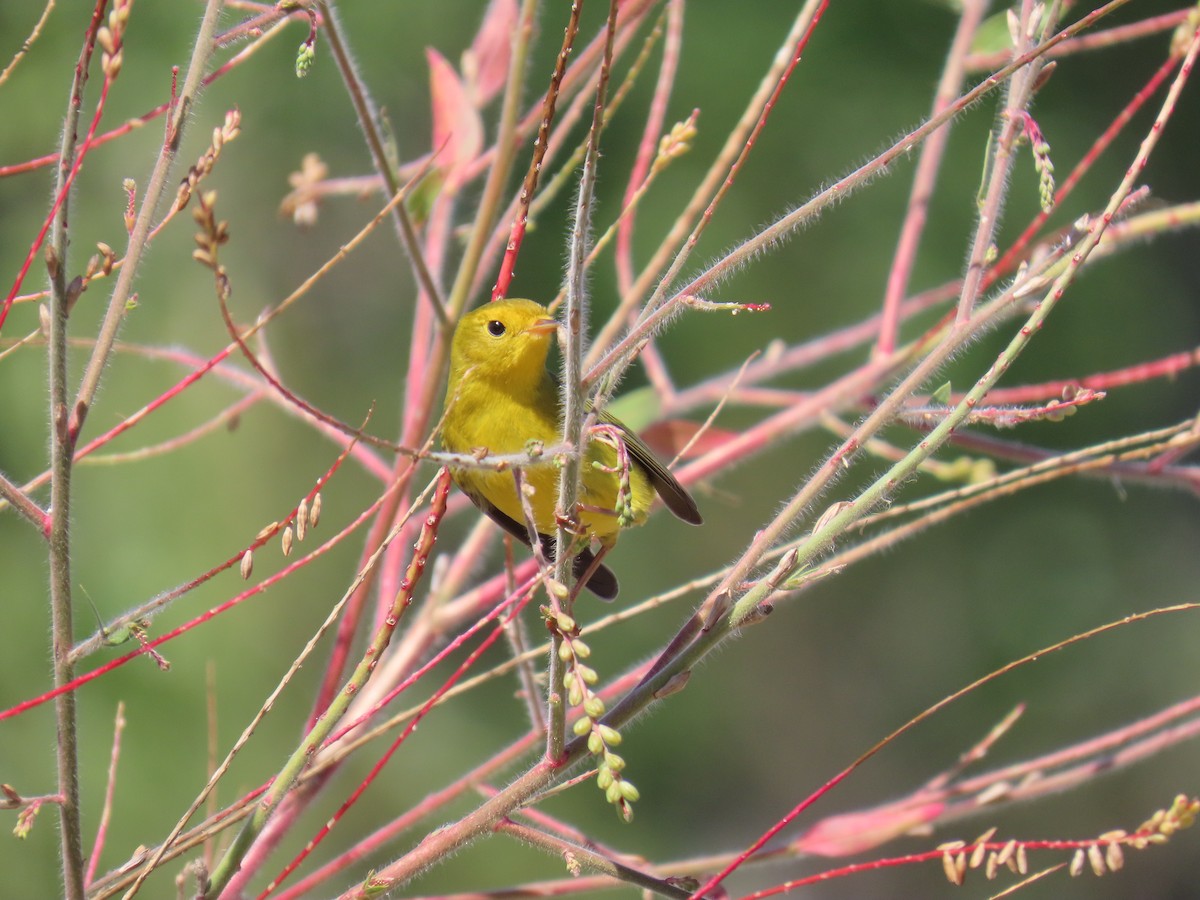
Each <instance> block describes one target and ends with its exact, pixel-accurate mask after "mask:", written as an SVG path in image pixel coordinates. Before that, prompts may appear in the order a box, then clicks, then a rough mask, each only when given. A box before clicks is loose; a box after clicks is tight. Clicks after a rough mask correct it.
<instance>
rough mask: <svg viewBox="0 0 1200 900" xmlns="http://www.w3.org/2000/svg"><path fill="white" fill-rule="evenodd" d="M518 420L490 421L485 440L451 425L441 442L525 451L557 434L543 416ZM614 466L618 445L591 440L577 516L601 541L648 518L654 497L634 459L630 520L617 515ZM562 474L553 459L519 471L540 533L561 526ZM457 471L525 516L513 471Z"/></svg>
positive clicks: (473, 487)
mask: <svg viewBox="0 0 1200 900" xmlns="http://www.w3.org/2000/svg"><path fill="white" fill-rule="evenodd" d="M516 420H517V417H515V416H514V417H511V418H510V419H508V420H507V421H506V422H505V423H504V424H505V426H506V427H502V428H496V427H495V426H496V423H495V422H492V427H491V431H490V433H489V434H488V435H487V440H486V442H485V440H484V439H483V438H484V436H483V435H476V434H465V433H463V432H462V431H455V430H451V429H448V430H447V431H446V433H445V434H443V444H444V445H445V446H446V448H447V449H448V450H453V451H456V452H459V453H469V452H472V451H474V450H476V449H477V448H479V447H487V450H488V452H489V453H492V454H506V453H520V452H523V451H524V450H526V449H527V448H528V446H529V443H530V442H531V441H541V442H542V443H543V444H545V445H546V446H547V447H549V446H552V445H553V444H555V443H557V442H558V440H559V437H560V435H559V432H558V428H557V424H551V423H549V422H547V421H545V420H543V419H540V418H539V419H537V425H536V427H535V426H532V425H531V424H530V423H531V422H532V421H534V419H533V417H522V421H523V422H524V423H525V425H526V428H525V429H523V430H521V429H515V428H514V427H513V426H514V425H515V422H516ZM467 421H471V418H467ZM527 432H533V433H527ZM593 463H599V464H600V465H601V466H603V467H604V468H597V467H596V466H594V465H593ZM616 468H617V453H616V450H615V449H614V448H613V447H612V446H611V445H610V444H609V443H608V442H607V441H604V440H593V441H592V442H591V443H590V445H589V446H588V452H587V457H586V458H585V459H584V461H583V478H582V489H581V491H580V496H579V504H580V508H579V510H578V520H579V523H580V525H581V526H582V528H583V530H584V532H585V533H586V534H587V535H588V536H589V537H591V538H595V539H597V540H599V541H601V542H603V543H609V542H611V541H612V540H613V539H614V538H615V536H616V534H617V532H618V531H619V530H620V528H621V527H623V525H640V524H641V523H642V522H643V521H645V519H646V515H647V513H648V512H649V509H650V504H651V502H652V501H653V499H654V489H653V487H652V486H651V484H650V480H649V479H648V478H647V477H646V475H645V473H643V472H642V470H641V469H640V468H639V467H638V466H637V465H636V464H631V465H630V472H629V491H628V493H629V496H628V497H626V498H625V504H626V505H627V506H628V507H629V509H630V515H629V518H628V520H627V521H625V522H624V523H622V522H621V521H620V518H619V515H618V507H619V505H620V503H619V501H620V499H621V498H620V473H619V472H617V471H606V469H616ZM559 476H560V472H559V469H558V467H557V466H555V465H554V464H553V462H551V461H549V460H547V461H546V462H544V463H540V464H538V465H533V466H528V467H526V468H524V469H523V470H522V472H521V480H522V482H523V484H525V485H526V494H527V497H528V505H529V510H530V512H531V513H532V516H533V521H534V524H535V525H536V526H537V530H538V532H539V533H540V534H550V535H552V534H554V532H555V529H556V528H557V527H558V523H557V521H556V519H555V514H554V513H555V507H556V506H557V505H558V482H559ZM454 477H455V480H456V481H457V482H458V483H459V485H460V486H462V487H463V489H464V490H466V491H468V492H470V493H474V494H478V495H480V496H482V497H484V498H486V499H487V501H488V502H489V503H491V504H492V505H493V506H495V507H496V508H497V509H499V510H500V511H501V512H503V513H504V514H505V515H506V516H508V517H509V518H511V519H514V520H515V521H517V522H525V521H527V515H526V512H525V509H524V506H523V504H522V503H521V499H520V497H519V496H518V495H517V489H516V481H515V479H514V477H513V473H512V472H511V471H508V470H505V471H501V472H497V471H494V470H491V469H459V470H457V471H456V472H455V474H454Z"/></svg>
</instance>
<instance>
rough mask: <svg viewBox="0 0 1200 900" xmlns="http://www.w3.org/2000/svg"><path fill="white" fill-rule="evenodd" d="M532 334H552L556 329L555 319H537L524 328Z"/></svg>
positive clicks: (556, 322)
mask: <svg viewBox="0 0 1200 900" xmlns="http://www.w3.org/2000/svg"><path fill="white" fill-rule="evenodd" d="M525 330H526V331H528V332H531V333H533V334H554V332H556V331H558V320H557V319H538V320H537V321H536V322H533V323H532V324H530V325H529V327H528V328H526V329H525Z"/></svg>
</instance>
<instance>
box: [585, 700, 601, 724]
mask: <svg viewBox="0 0 1200 900" xmlns="http://www.w3.org/2000/svg"><path fill="white" fill-rule="evenodd" d="M583 711H584V712H585V713H587V714H588V715H589V716H591V717H592V718H593V719H598V718H600V717H601V716H602V715H604V701H603V700H601V699H600V698H599V697H597V696H595V695H594V694H593V695H592V696H591V697H588V698H587V700H585V701H584V702H583Z"/></svg>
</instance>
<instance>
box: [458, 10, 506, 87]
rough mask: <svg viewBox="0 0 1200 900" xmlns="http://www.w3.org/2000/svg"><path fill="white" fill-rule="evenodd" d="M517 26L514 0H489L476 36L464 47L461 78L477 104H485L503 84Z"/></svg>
mask: <svg viewBox="0 0 1200 900" xmlns="http://www.w3.org/2000/svg"><path fill="white" fill-rule="evenodd" d="M516 27H517V0H492V2H491V3H489V4H488V8H487V12H486V13H485V14H484V16H483V22H481V23H480V25H479V32H478V33H477V34H476V35H475V40H473V41H472V42H471V46H470V47H469V48H467V49H466V50H464V51H463V58H462V70H463V80H465V81H466V83H467V90H468V91H469V92H470V94H471V98H472V99H473V100H474V101H475V106H476V107H479V108H482V107H484V106H486V105H487V104H488V101H489V100H491V99H492V98H493V97H495V96H496V95H497V94H498V93H500V90H501V89H502V88H503V87H504V82H505V81H506V80H507V79H508V64H509V60H510V59H511V58H512V36H513V31H515V30H516Z"/></svg>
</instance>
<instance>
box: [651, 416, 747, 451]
mask: <svg viewBox="0 0 1200 900" xmlns="http://www.w3.org/2000/svg"><path fill="white" fill-rule="evenodd" d="M699 430H700V425H699V424H698V423H696V422H689V421H688V420H687V419H667V420H665V421H662V422H655V423H654V424H653V425H651V426H649V427H648V428H646V429H644V430H643V431H641V432H639V437H641V439H642V440H643V441H645V442H646V445H647V446H648V447H650V449H651V450H653V451H654V452H655V453H657V454H658V455H659V456H665V457H666V458H668V459H671V458H673V457H674V456H675V454H677V453H678V452H679V451H680V450H682V449H683V448H684V447H685V446H686V445H687V442H688V441H690V440H691V439H692V436H693V435H695V433H696V432H697V431H699ZM735 437H737V435H736V434H735V433H734V432H732V431H725V430H724V429H722V428H713V427H711V426H710V427H708V428H706V429H705V431H704V434H702V435H700V438H699V440H697V441H696V443H694V444H692V446H691V447H689V448H688V452H687V453H686V454H685V455H684V457H683V458H684V459H695V458H696V457H697V456H701V455H703V454H705V453H708V452H709V451H710V450H715V449H716V448H717V447H720V446H721V445H722V444H724V443H727V442H728V441H729V440H731V439H732V438H735Z"/></svg>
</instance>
